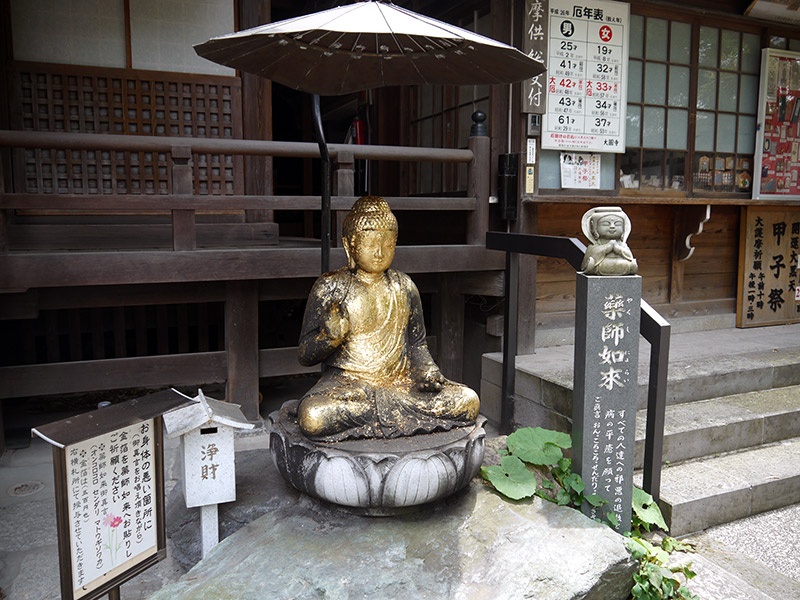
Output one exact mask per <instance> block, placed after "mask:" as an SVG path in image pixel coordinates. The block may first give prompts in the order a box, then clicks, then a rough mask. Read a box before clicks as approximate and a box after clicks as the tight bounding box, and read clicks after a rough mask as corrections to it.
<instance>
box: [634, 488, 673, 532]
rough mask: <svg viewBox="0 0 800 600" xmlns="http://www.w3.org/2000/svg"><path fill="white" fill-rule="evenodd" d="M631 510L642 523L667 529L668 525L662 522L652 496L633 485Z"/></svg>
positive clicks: (662, 518)
mask: <svg viewBox="0 0 800 600" xmlns="http://www.w3.org/2000/svg"><path fill="white" fill-rule="evenodd" d="M633 512H634V513H636V516H637V517H638V518H639V520H641V521H642V522H643V523H647V524H649V525H655V526H657V527H659V528H660V529H663V530H664V531H669V527H667V524H666V523H665V522H664V517H663V515H662V514H661V509H659V508H658V504H657V503H656V502H655V501H654V500H653V497H652V496H651V495H650V494H648V493H647V492H645V491H644V490H642V489H639V488H637V487H636V486H633Z"/></svg>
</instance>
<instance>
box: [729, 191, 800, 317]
mask: <svg viewBox="0 0 800 600" xmlns="http://www.w3.org/2000/svg"><path fill="white" fill-rule="evenodd" d="M744 227H745V228H746V230H745V248H744V257H743V258H744V262H743V264H742V275H741V277H742V279H741V281H740V288H739V289H740V297H739V304H738V311H737V317H738V319H737V322H738V325H739V326H740V327H747V326H749V325H767V324H778V323H790V322H795V321H800V303H798V301H797V297H796V296H797V294H796V290H797V287H798V285H800V277H798V252H799V251H800V210H798V209H794V208H785V209H784V208H756V207H753V208H750V209H748V212H747V218H746V220H745V224H744Z"/></svg>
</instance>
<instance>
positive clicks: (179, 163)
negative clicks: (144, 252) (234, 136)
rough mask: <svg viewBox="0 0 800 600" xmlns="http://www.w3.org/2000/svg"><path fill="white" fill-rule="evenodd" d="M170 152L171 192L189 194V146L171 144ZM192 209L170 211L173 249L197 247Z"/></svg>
mask: <svg viewBox="0 0 800 600" xmlns="http://www.w3.org/2000/svg"><path fill="white" fill-rule="evenodd" d="M171 154H172V193H173V194H180V195H191V194H193V193H194V185H193V184H192V164H191V161H192V149H191V148H190V147H189V146H173V147H172V149H171ZM194 212H195V211H194V210H173V211H172V248H173V250H194V249H195V248H197V228H196V226H195V220H194Z"/></svg>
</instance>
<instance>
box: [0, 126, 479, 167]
mask: <svg viewBox="0 0 800 600" xmlns="http://www.w3.org/2000/svg"><path fill="white" fill-rule="evenodd" d="M187 144H189V145H190V147H191V149H192V152H194V153H198V154H251V155H254V156H257V155H262V156H270V155H271V156H294V157H301V158H317V157H319V146H318V145H317V144H314V143H311V142H274V141H267V140H238V139H229V138H189V137H167V136H154V135H126V136H120V135H115V134H110V133H54V132H40V131H11V130H7V129H6V130H0V145H2V146H14V147H19V148H61V149H70V150H112V151H117V152H120V151H126V150H127V151H130V152H169V151H170V150H171V149H172V147H173V146H185V145H187ZM328 152H329V153H330V155H331V158H336V156H337V155H338V153H339V152H352V153H353V156H354V158H364V159H367V160H414V161H416V160H430V161H438V162H459V163H468V162H469V161H471V160H472V156H473V155H472V152H471V151H470V150H461V149H457V148H422V147H410V146H377V145H363V146H359V145H354V144H330V145H329V146H328Z"/></svg>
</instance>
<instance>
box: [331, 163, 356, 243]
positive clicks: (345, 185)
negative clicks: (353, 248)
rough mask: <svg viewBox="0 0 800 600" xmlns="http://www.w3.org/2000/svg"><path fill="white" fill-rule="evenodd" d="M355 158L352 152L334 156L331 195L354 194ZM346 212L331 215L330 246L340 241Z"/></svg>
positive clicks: (335, 212) (341, 211) (338, 211)
mask: <svg viewBox="0 0 800 600" xmlns="http://www.w3.org/2000/svg"><path fill="white" fill-rule="evenodd" d="M355 162H356V161H355V157H354V156H353V153H352V152H346V151H339V152H338V153H337V154H336V166H335V170H334V171H333V195H334V196H353V195H355V193H356V184H355ZM346 214H347V212H346V211H343V210H337V211H334V213H333V223H331V245H332V246H338V245H339V243H340V242H341V239H342V224H343V223H344V217H345V215H346Z"/></svg>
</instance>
